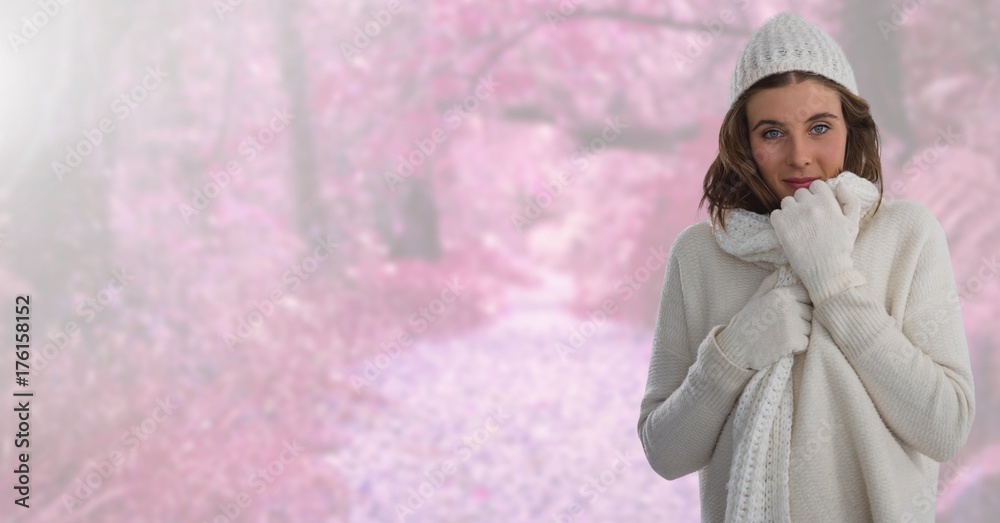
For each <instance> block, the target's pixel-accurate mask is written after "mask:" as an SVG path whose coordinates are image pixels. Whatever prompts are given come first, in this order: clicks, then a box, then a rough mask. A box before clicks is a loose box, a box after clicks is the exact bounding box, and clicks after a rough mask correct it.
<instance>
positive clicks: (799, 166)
mask: <svg viewBox="0 0 1000 523" xmlns="http://www.w3.org/2000/svg"><path fill="white" fill-rule="evenodd" d="M747 129H749V131H750V148H751V150H752V151H753V157H754V160H755V161H756V162H757V168H758V169H759V170H760V172H761V174H762V175H763V177H764V181H765V182H767V185H768V186H770V187H771V190H772V191H774V193H775V194H776V195H778V199H782V198H784V197H786V196H792V195H794V194H795V191H796V190H797V189H799V188H800V187H806V188H808V187H809V183H811V182H812V181H813V180H816V179H819V180H827V179H829V178H834V177H836V176H837V175H838V174H840V173H841V172H843V166H844V154H845V151H846V150H847V125H846V123H845V122H844V115H843V114H842V113H841V110H840V95H839V94H838V93H837V92H836V91H834V90H833V89H830V88H829V87H826V86H824V85H823V84H821V83H819V82H817V81H815V80H806V81H804V82H802V83H798V84H793V85H787V86H784V87H775V88H772V89H765V90H763V91H760V92H758V93H756V94H754V95H753V96H752V97H751V98H750V100H748V101H747ZM796 178H802V179H804V180H803V183H790V182H789V180H793V179H796Z"/></svg>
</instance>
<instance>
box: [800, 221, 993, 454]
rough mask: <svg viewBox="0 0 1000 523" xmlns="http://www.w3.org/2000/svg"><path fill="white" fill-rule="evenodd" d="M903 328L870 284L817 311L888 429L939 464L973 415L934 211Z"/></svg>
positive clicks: (956, 309)
mask: <svg viewBox="0 0 1000 523" xmlns="http://www.w3.org/2000/svg"><path fill="white" fill-rule="evenodd" d="M924 217H925V218H926V219H925V220H922V221H923V223H925V224H926V225H925V227H926V230H927V231H928V232H929V234H927V235H926V239H925V241H924V242H923V246H922V248H921V251H920V254H919V258H918V261H917V265H916V268H915V271H914V275H913V281H912V283H911V286H910V291H909V296H908V297H907V301H906V308H905V311H904V313H903V320H902V325H901V326H900V325H898V324H897V323H896V321H895V320H894V319H893V317H892V316H890V315H889V313H888V312H887V311H886V309H885V306H884V305H883V304H882V303H880V302H879V300H876V299H875V298H873V297H872V296H871V295H870V293H869V292H868V291H867V286H860V287H852V288H849V289H847V290H845V291H843V292H840V293H838V294H836V295H834V296H832V297H830V298H829V299H827V300H826V301H824V302H823V303H820V304H819V305H818V306H816V308H815V309H814V311H813V313H814V315H815V317H816V319H817V320H818V321H819V322H820V323H821V324H822V325H823V326H824V327H826V328H827V330H829V332H830V335H831V336H832V337H833V339H834V341H835V342H836V343H837V345H838V346H839V347H840V349H841V352H842V353H843V354H844V356H845V357H846V358H847V360H848V361H849V362H850V364H851V366H852V367H854V370H855V372H857V374H858V377H859V378H860V379H861V381H862V383H863V384H864V386H865V389H867V391H868V394H869V396H870V397H871V399H872V402H873V403H874V404H875V408H876V409H877V410H878V411H879V414H881V416H882V420H883V421H884V422H885V424H886V426H887V427H888V428H889V429H890V430H892V432H893V433H894V434H896V436H897V437H899V438H900V439H901V440H902V441H903V442H905V443H906V444H908V445H910V446H911V447H913V448H914V449H916V450H917V451H919V452H920V453H922V454H924V455H926V456H928V457H930V458H932V459H934V460H935V461H938V462H945V461H948V460H950V459H952V458H953V457H954V456H955V455H956V454H957V453H958V452H959V450H961V448H962V446H963V445H964V444H965V441H966V438H967V437H968V435H969V431H970V430H971V428H972V420H973V418H974V417H975V393H974V390H973V380H972V369H971V364H970V362H969V349H968V345H967V341H966V337H965V329H964V327H963V324H962V314H961V309H960V304H959V301H958V293H957V291H956V286H955V277H954V273H953V269H952V264H951V258H950V255H949V251H948V243H947V237H946V236H945V233H944V230H943V229H942V227H941V225H940V223H938V221H937V219H935V218H934V216H933V215H932V214H930V211H926V213H925V215H924Z"/></svg>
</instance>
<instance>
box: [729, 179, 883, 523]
mask: <svg viewBox="0 0 1000 523" xmlns="http://www.w3.org/2000/svg"><path fill="white" fill-rule="evenodd" d="M826 183H827V184H829V185H830V187H831V189H833V190H834V194H836V189H837V185H838V184H840V183H844V184H846V185H845V186H846V187H848V188H850V189H852V192H853V193H854V194H855V195H857V196H858V197H859V200H860V201H861V218H860V219H861V221H864V220H866V219H867V218H868V217H869V216H870V215H871V212H872V210H873V209H874V206H875V203H877V202H878V201H879V200H880V197H879V190H878V187H877V186H876V185H875V184H873V183H872V182H870V181H868V180H866V179H864V178H861V177H860V176H858V175H856V174H854V173H852V172H850V171H843V172H841V173H840V174H839V175H837V176H836V177H833V178H830V179H829V180H826ZM840 203H841V205H843V203H844V202H840ZM859 226H860V224H859ZM859 230H860V229H859ZM715 237H716V240H718V242H719V246H720V247H721V248H722V250H724V251H726V252H728V253H729V254H732V255H734V256H737V257H738V258H740V259H742V260H744V261H748V262H751V263H754V264H756V265H757V266H759V267H762V268H767V269H774V268H777V270H776V271H775V272H776V273H777V274H772V275H771V276H769V278H772V279H773V280H774V287H780V286H791V285H796V284H797V283H798V282H799V278H798V276H796V275H795V273H793V272H792V270H791V268H790V267H789V265H788V260H787V258H785V254H784V252H783V250H782V248H781V243H780V242H779V241H778V237H777V235H775V232H774V227H772V226H771V216H770V215H769V214H767V215H765V214H758V213H754V212H750V211H747V210H745V209H733V210H731V211H729V214H728V215H727V216H726V229H725V230H723V229H722V228H721V227H717V228H716V230H715ZM807 350H808V349H807ZM793 358H794V356H793V355H788V356H785V357H784V358H782V359H780V360H778V362H777V363H775V364H774V365H771V366H770V367H768V368H766V369H761V370H759V371H758V372H757V373H755V374H754V375H753V377H752V378H750V381H749V383H748V384H747V386H746V388H745V389H744V390H743V394H742V395H741V396H740V399H739V403H738V404H737V406H736V417H735V419H734V420H733V461H732V466H731V467H730V470H729V483H728V499H727V501H726V522H727V523H728V522H742V521H753V522H762V521H766V522H790V521H791V517H790V515H789V502H788V467H789V456H790V452H791V436H792V409H793V405H792V361H793Z"/></svg>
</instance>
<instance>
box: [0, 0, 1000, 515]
mask: <svg viewBox="0 0 1000 523" xmlns="http://www.w3.org/2000/svg"><path fill="white" fill-rule="evenodd" d="M784 10H792V11H795V12H797V13H799V14H800V15H802V16H803V17H804V18H806V19H807V20H809V21H811V22H813V23H815V24H816V25H819V26H820V27H822V28H824V29H825V30H827V31H828V32H830V33H831V34H832V35H834V37H835V38H836V39H837V41H838V42H840V43H841V45H842V46H843V48H844V50H845V52H846V53H847V56H848V58H849V60H850V61H851V63H852V65H853V67H854V70H855V74H856V76H857V79H858V86H859V90H860V94H861V96H862V97H864V98H865V99H867V100H868V101H869V103H870V104H871V106H872V108H873V113H874V115H875V119H876V122H877V123H878V125H879V127H880V130H881V132H882V136H883V158H882V162H883V168H884V175H885V181H884V190H885V197H886V198H889V199H909V200H917V201H920V202H921V203H923V204H925V205H926V206H928V207H929V208H930V209H931V210H932V211H933V213H934V214H935V216H937V218H938V220H939V221H940V222H941V224H942V225H943V226H944V229H945V230H946V231H947V234H948V241H949V246H950V249H951V257H952V262H953V265H954V271H955V280H956V284H957V285H958V288H959V291H960V294H961V297H962V312H963V316H964V318H965V327H966V334H967V337H968V342H969V348H970V352H971V357H972V364H973V369H974V373H975V381H976V394H977V396H976V402H977V416H976V421H975V426H974V428H973V431H972V434H971V436H970V438H969V440H968V443H967V445H966V446H965V448H964V450H963V451H962V453H961V454H960V455H959V456H958V457H956V458H955V459H954V460H953V461H951V462H948V463H945V464H942V466H941V477H940V481H939V483H938V495H937V504H936V508H934V507H933V506H930V505H929V504H926V503H925V504H923V508H922V509H925V510H936V511H937V520H938V521H943V522H960V521H961V522H964V521H994V520H995V519H994V518H995V517H996V513H997V511H998V510H1000V496H997V492H998V489H1000V420H998V417H997V415H996V413H997V412H998V407H1000V385H998V384H997V381H996V380H997V378H998V377H1000V359H998V357H997V355H996V351H995V346H996V340H997V338H998V336H1000V335H998V334H997V331H996V329H995V328H993V327H991V326H990V325H991V320H992V319H993V318H995V317H996V316H997V313H998V308H1000V292H998V287H1000V284H998V282H997V281H996V280H997V276H998V275H997V264H996V257H997V255H998V249H1000V232H998V228H997V226H996V225H997V223H998V218H1000V211H998V207H997V205H996V201H997V197H998V196H1000V172H998V162H1000V152H998V149H997V147H996V144H997V137H998V133H1000V118H998V117H997V108H998V106H1000V102H998V100H997V97H996V93H997V92H1000V89H998V88H1000V41H998V40H997V38H996V35H997V32H998V31H1000V4H997V3H995V2H986V1H977V0H965V1H960V2H951V3H948V4H945V3H943V2H918V1H908V2H889V1H887V0H878V1H870V2H862V1H851V2H836V1H834V2H816V1H813V2H794V3H793V2H788V1H776V2H767V1H750V0H731V1H730V0H727V1H718V0H713V1H702V2H697V3H696V2H670V3H666V2H657V1H651V0H634V1H628V0H621V1H599V0H563V1H561V2H560V1H556V0H545V1H530V0H519V1H506V2H487V1H485V0H477V1H468V0H466V1H444V0H442V1H436V2H429V1H428V2H422V1H418V0H374V1H370V2H362V1H340V2H322V1H318V0H286V1H283V2H278V1H277V0H215V1H212V2H208V1H197V2H195V1H188V0H181V1H175V2H154V1H149V0H135V1H131V2H119V1H112V0H92V1H88V2H84V1H70V0H36V1H34V2H18V3H16V4H15V3H11V2H8V3H6V4H5V5H4V6H3V8H2V12H0V28H2V30H3V32H4V33H5V36H6V37H5V44H6V45H5V47H4V48H3V49H2V50H0V71H2V73H0V74H2V75H3V81H2V82H0V105H2V112H0V114H2V122H0V156H2V159H3V163H2V166H3V170H2V171H0V290H2V293H0V299H2V300H5V301H6V302H7V303H8V305H6V306H5V307H8V308H7V309H6V310H8V311H9V312H8V314H9V315H8V317H6V318H3V319H0V330H3V332H4V333H6V334H4V336H10V335H11V331H12V330H13V325H14V321H15V320H14V313H13V311H12V308H11V307H12V306H13V302H14V297H15V296H16V295H18V294H30V295H31V308H30V310H31V320H30V324H31V331H30V332H31V336H32V347H31V351H32V352H31V376H30V385H29V386H27V387H19V386H17V385H16V384H15V380H14V375H13V369H14V366H15V362H14V355H13V353H12V351H3V354H2V356H0V368H2V369H4V371H3V373H4V376H3V378H2V379H0V394H2V396H3V398H4V399H3V400H2V401H3V405H4V407H3V409H2V411H3V412H4V414H2V416H0V427H3V429H2V430H3V434H2V438H0V462H2V468H3V469H4V470H7V471H10V470H13V469H14V468H15V467H17V466H18V465H19V462H18V455H19V454H20V453H21V452H22V451H23V449H19V448H16V447H15V446H14V441H15V432H16V431H15V428H16V421H17V420H16V419H15V413H14V412H13V410H12V409H13V406H14V401H13V397H12V395H11V392H16V391H24V390H31V391H33V392H34V394H35V395H34V397H32V399H31V418H30V429H31V432H30V445H31V447H30V461H29V465H30V470H31V473H30V481H31V484H30V488H31V490H30V505H31V508H30V509H24V508H22V507H19V506H17V505H15V504H13V501H14V499H16V498H19V497H21V496H20V495H16V496H15V494H16V492H14V493H12V490H11V487H9V486H8V487H6V488H5V489H4V492H5V494H4V499H3V500H2V504H0V506H2V508H0V514H3V517H2V518H0V519H3V520H4V521H14V522H19V523H20V522H32V523H34V522H43V521H45V522H47V521H66V522H77V521H87V522H90V521H94V522H119V521H121V522H132V521H146V522H161V521H162V522H175V521H184V522H188V521H191V522H199V523H200V522H213V523H214V522H227V521H248V522H250V521H252V522H300V521H303V522H313V521H317V522H319V521H323V522H368V521H374V522H381V521H408V522H444V521H447V522H480V521H498V522H500V521H502V522H508V521H555V522H570V521H573V522H598V521H601V522H604V521H607V522H619V521H635V522H645V521H648V522H654V521H656V522H661V521H678V522H681V521H683V522H687V521H697V520H698V515H699V499H698V479H697V474H691V475H689V476H686V477H684V478H681V479H678V480H676V481H672V482H668V481H666V480H664V479H662V478H661V477H659V476H657V475H656V474H655V473H654V472H653V471H652V470H651V469H650V468H649V465H648V464H647V462H646V461H645V457H644V456H643V453H642V447H641V445H640V442H639V439H638V435H637V433H636V422H637V420H638V414H639V403H640V400H641V397H642V393H643V390H644V387H645V381H646V373H647V369H648V363H649V351H650V347H651V342H652V327H653V323H654V321H655V317H656V311H657V306H658V301H659V295H660V291H661V285H662V281H663V270H664V266H663V262H664V260H663V256H664V254H665V253H666V251H667V249H668V248H669V247H670V245H671V243H672V242H673V240H674V238H675V237H676V236H677V234H678V232H680V231H681V230H683V229H684V228H685V227H687V226H689V225H691V224H694V223H696V222H698V221H701V220H703V219H705V218H707V215H706V214H705V209H699V208H698V201H699V199H700V198H701V194H702V193H701V186H702V180H703V177H704V175H705V172H706V170H707V168H708V166H709V165H710V164H711V162H712V161H713V159H714V157H715V154H716V152H717V145H718V141H717V140H718V131H719V126H720V124H721V121H722V117H723V115H724V113H725V110H726V107H727V97H728V93H729V80H730V75H731V73H732V69H733V67H734V66H735V63H736V59H737V57H738V54H739V52H740V50H741V49H742V46H743V44H744V42H745V41H746V39H747V38H748V37H749V35H750V34H751V33H752V32H753V30H754V29H755V28H756V27H759V26H760V24H761V23H763V21H764V20H766V19H767V18H768V17H770V16H772V15H774V14H777V13H778V12H780V11H784ZM647 262H648V265H647ZM650 267H655V270H651V269H650ZM605 300H612V302H614V304H615V312H614V313H612V314H602V313H599V312H598V311H599V310H600V308H601V304H602V303H603V302H604V301H605ZM994 326H995V325H994ZM5 339H10V338H5ZM13 481H17V475H15V474H12V473H11V472H7V473H5V474H4V479H3V483H4V484H5V485H11V484H12V483H11V482H13Z"/></svg>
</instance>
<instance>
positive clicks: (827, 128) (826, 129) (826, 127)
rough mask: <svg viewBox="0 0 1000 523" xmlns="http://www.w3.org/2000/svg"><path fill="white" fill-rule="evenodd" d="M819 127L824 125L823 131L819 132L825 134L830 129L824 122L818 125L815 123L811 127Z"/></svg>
mask: <svg viewBox="0 0 1000 523" xmlns="http://www.w3.org/2000/svg"><path fill="white" fill-rule="evenodd" d="M820 127H824V128H825V129H824V130H823V132H821V133H819V134H826V132H827V131H829V130H830V126H829V125H826V124H825V123H821V124H819V125H816V126H814V127H813V129H817V128H820Z"/></svg>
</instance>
